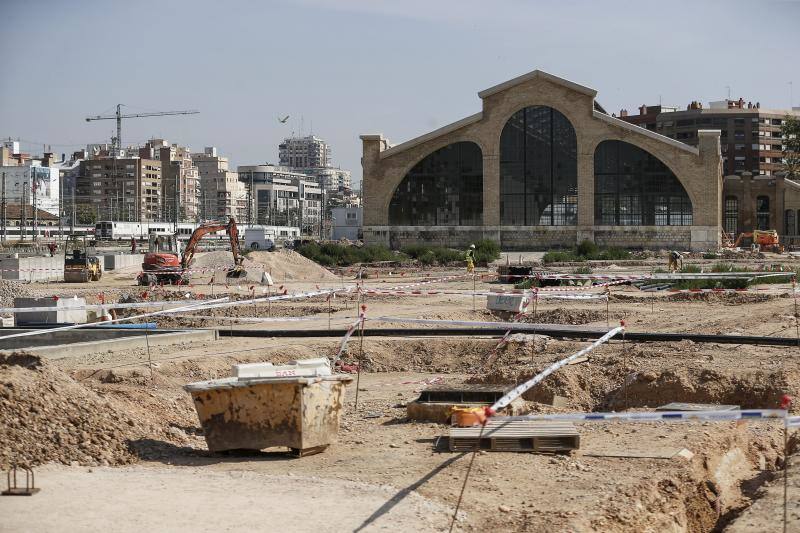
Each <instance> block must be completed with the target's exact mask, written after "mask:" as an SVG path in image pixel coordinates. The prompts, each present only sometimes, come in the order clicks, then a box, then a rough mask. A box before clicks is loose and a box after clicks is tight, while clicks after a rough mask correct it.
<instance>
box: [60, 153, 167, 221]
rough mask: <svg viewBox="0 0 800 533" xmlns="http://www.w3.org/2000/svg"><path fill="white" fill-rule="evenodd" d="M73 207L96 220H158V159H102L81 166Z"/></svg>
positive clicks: (159, 192)
mask: <svg viewBox="0 0 800 533" xmlns="http://www.w3.org/2000/svg"><path fill="white" fill-rule="evenodd" d="M80 168H81V170H80V175H79V176H78V177H77V179H76V187H75V188H76V194H75V196H76V204H78V205H79V206H80V209H82V211H83V212H84V213H88V215H87V216H90V218H94V219H95V220H120V221H127V222H152V221H158V220H160V218H161V205H162V204H161V201H162V193H161V191H162V183H161V160H160V159H150V158H141V157H126V158H117V157H101V158H95V159H87V160H85V161H82V162H81V163H80Z"/></svg>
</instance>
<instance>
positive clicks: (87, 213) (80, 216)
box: [75, 205, 97, 224]
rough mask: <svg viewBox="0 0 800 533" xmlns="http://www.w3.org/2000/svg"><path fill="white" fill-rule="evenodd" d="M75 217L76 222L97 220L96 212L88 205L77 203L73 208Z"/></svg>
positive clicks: (83, 222)
mask: <svg viewBox="0 0 800 533" xmlns="http://www.w3.org/2000/svg"><path fill="white" fill-rule="evenodd" d="M75 219H76V221H77V222H78V224H94V223H95V222H97V213H96V212H95V211H94V210H93V209H92V207H91V206H89V205H79V206H78V207H77V209H76V210H75Z"/></svg>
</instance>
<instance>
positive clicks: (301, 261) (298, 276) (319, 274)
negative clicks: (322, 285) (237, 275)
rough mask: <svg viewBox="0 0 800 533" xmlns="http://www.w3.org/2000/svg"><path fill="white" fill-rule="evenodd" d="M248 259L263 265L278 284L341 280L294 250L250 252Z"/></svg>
mask: <svg viewBox="0 0 800 533" xmlns="http://www.w3.org/2000/svg"><path fill="white" fill-rule="evenodd" d="M247 259H248V260H251V261H253V262H255V263H258V264H259V265H261V266H262V267H263V268H264V270H265V271H266V272H268V273H269V275H270V276H272V279H273V280H274V281H275V282H276V283H277V282H281V281H283V280H306V281H337V280H339V278H338V277H337V276H336V274H334V273H333V272H331V271H330V270H327V269H326V268H324V267H322V266H320V265H319V264H317V263H315V262H314V261H312V260H311V259H308V258H306V257H303V256H302V255H300V254H298V253H297V252H295V251H293V250H276V251H274V252H250V253H249V254H247Z"/></svg>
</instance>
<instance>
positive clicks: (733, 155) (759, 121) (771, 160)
mask: <svg viewBox="0 0 800 533" xmlns="http://www.w3.org/2000/svg"><path fill="white" fill-rule="evenodd" d="M787 116H795V117H798V118H800V112H799V111H797V110H782V109H763V108H762V107H761V104H760V103H759V102H755V103H753V102H745V101H744V99H742V98H739V99H738V100H721V101H718V102H711V103H710V104H709V106H708V107H707V108H704V107H703V104H702V103H700V102H692V103H690V104H689V105H688V106H687V108H686V110H685V111H676V110H675V108H666V107H665V108H662V107H661V106H642V107H640V108H639V114H638V115H628V113H627V111H626V110H624V109H623V110H621V111H620V117H619V118H621V119H622V120H624V121H626V122H630V123H632V124H637V125H639V126H641V127H644V128H646V129H649V130H652V131H655V132H656V133H660V134H661V135H664V136H665V137H669V138H671V139H675V140H678V141H681V142H683V143H685V144H688V145H691V146H697V144H698V142H699V137H698V132H699V131H700V130H708V129H713V130H720V131H721V137H720V143H721V149H722V159H723V163H722V164H723V171H722V173H723V175H726V176H732V175H741V174H742V173H743V172H750V173H751V174H752V175H753V176H771V175H774V174H775V172H777V171H779V170H780V168H781V161H782V159H783V155H782V150H783V142H782V136H781V126H782V125H783V121H784V120H785V119H786V117H787Z"/></svg>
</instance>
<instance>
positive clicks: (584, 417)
mask: <svg viewBox="0 0 800 533" xmlns="http://www.w3.org/2000/svg"><path fill="white" fill-rule="evenodd" d="M787 414H788V411H786V410H784V409H743V410H731V411H716V410H708V411H642V412H638V413H628V412H623V413H557V414H547V415H545V414H541V415H539V414H535V415H522V416H504V417H496V418H495V420H501V421H503V420H508V421H509V422H510V421H513V420H552V421H563V422H602V421H609V422H676V421H690V420H709V421H716V422H721V421H726V420H759V419H766V420H775V419H785V420H786V427H800V416H787ZM790 421H791V422H790Z"/></svg>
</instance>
